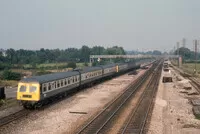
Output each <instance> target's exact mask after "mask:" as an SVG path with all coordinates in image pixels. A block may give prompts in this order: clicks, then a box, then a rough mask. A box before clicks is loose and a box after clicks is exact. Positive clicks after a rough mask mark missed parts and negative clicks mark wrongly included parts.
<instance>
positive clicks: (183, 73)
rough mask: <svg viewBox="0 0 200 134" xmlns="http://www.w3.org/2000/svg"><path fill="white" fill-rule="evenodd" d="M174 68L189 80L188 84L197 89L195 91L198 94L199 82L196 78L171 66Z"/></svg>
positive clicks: (199, 89)
mask: <svg viewBox="0 0 200 134" xmlns="http://www.w3.org/2000/svg"><path fill="white" fill-rule="evenodd" d="M172 68H173V69H174V70H176V71H177V72H179V74H180V75H181V76H183V77H184V78H187V79H189V80H190V84H191V85H192V86H193V87H194V88H195V89H196V90H197V92H198V93H199V94H200V82H199V80H197V78H195V77H193V76H192V75H190V74H188V73H185V72H183V71H182V70H180V69H177V68H176V67H174V66H173V67H172Z"/></svg>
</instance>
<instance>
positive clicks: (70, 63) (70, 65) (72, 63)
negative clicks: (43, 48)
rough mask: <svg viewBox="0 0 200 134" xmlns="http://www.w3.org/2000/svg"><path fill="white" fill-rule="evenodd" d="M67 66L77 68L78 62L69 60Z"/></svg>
mask: <svg viewBox="0 0 200 134" xmlns="http://www.w3.org/2000/svg"><path fill="white" fill-rule="evenodd" d="M67 67H68V68H73V69H74V68H76V63H75V62H69V63H68V64H67Z"/></svg>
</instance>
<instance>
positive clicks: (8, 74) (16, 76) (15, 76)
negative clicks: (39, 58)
mask: <svg viewBox="0 0 200 134" xmlns="http://www.w3.org/2000/svg"><path fill="white" fill-rule="evenodd" d="M2 77H3V79H4V80H20V78H21V74H20V73H16V72H12V71H10V70H4V71H3V75H2Z"/></svg>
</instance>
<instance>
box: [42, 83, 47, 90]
mask: <svg viewBox="0 0 200 134" xmlns="http://www.w3.org/2000/svg"><path fill="white" fill-rule="evenodd" d="M46 91H47V87H46V85H45V84H43V92H46Z"/></svg>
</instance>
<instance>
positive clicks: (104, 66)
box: [100, 63, 116, 68]
mask: <svg viewBox="0 0 200 134" xmlns="http://www.w3.org/2000/svg"><path fill="white" fill-rule="evenodd" d="M114 66H116V64H114V63H113V64H108V65H101V66H100V67H103V68H109V67H114Z"/></svg>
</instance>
